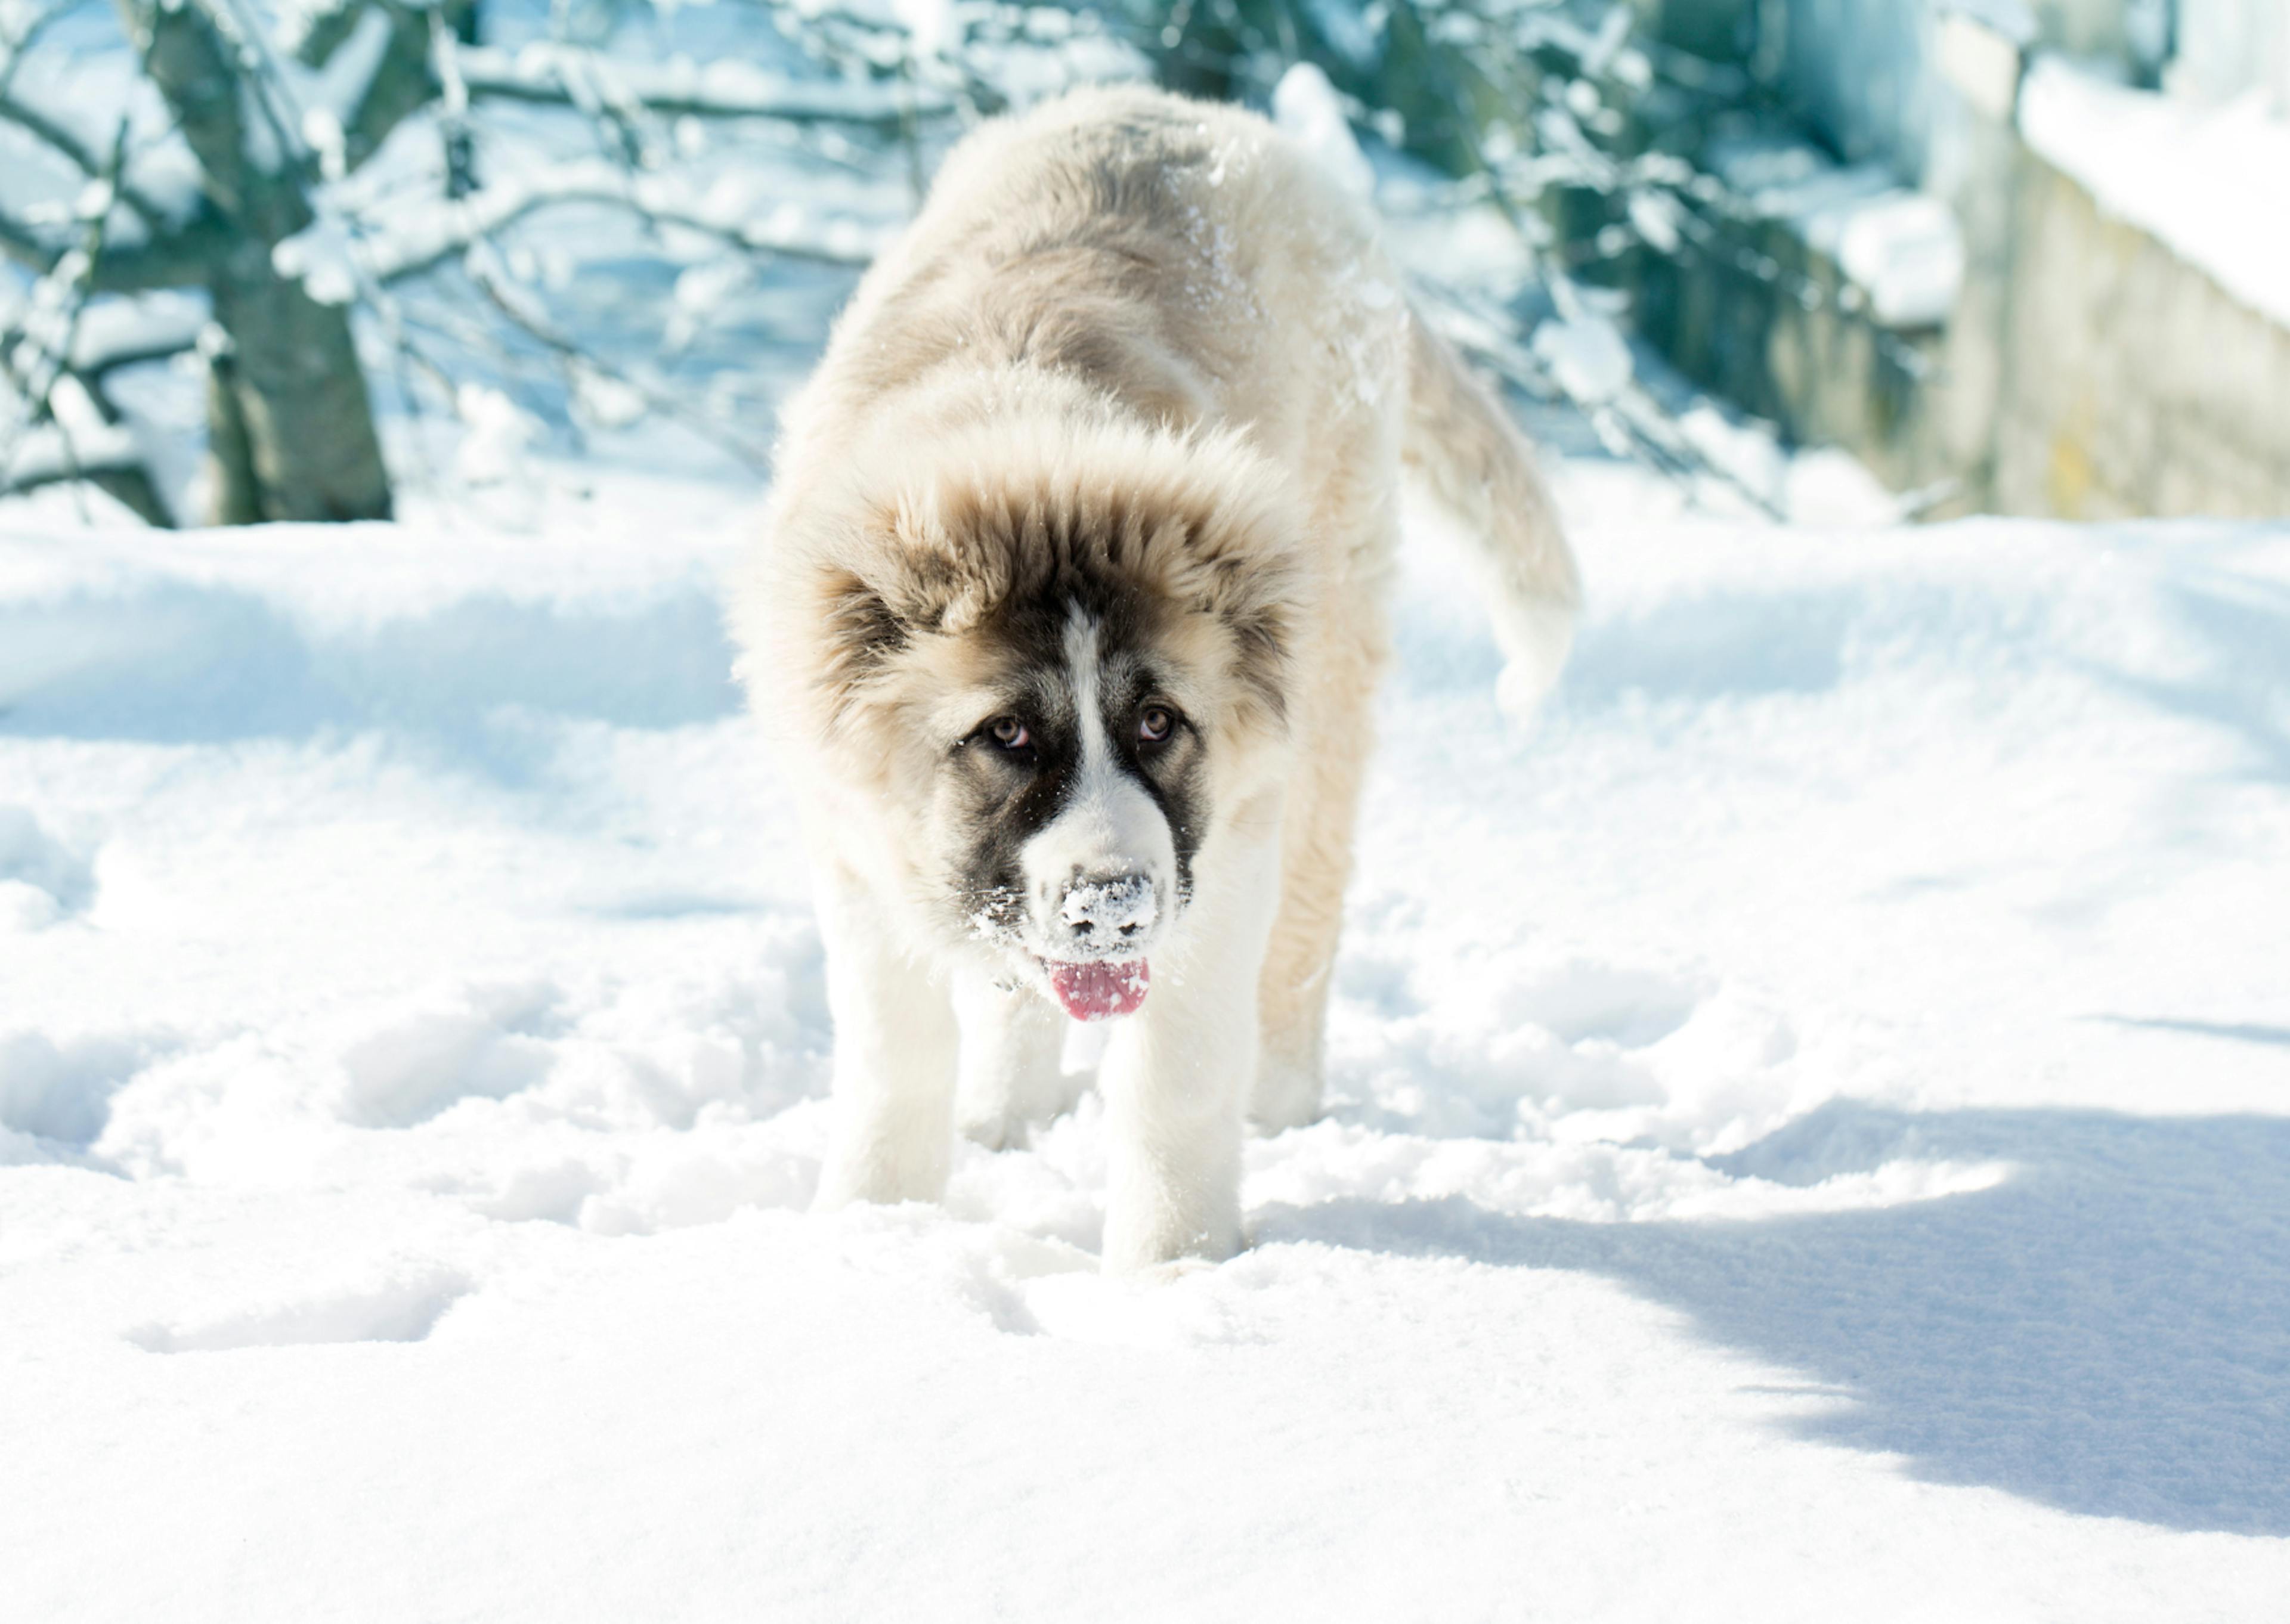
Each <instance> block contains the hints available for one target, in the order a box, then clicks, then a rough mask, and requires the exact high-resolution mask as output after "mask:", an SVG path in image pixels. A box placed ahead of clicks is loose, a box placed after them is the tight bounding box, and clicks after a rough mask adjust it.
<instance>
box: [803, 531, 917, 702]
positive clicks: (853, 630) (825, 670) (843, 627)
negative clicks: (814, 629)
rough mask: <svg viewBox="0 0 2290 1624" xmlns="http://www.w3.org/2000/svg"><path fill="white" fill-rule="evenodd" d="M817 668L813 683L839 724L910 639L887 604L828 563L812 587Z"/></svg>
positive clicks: (851, 573) (863, 582)
mask: <svg viewBox="0 0 2290 1624" xmlns="http://www.w3.org/2000/svg"><path fill="white" fill-rule="evenodd" d="M814 591H815V593H816V595H817V596H816V598H815V600H814V603H815V607H816V611H817V620H816V621H815V624H816V625H817V626H818V627H819V628H820V633H821V639H820V654H821V659H820V667H819V670H818V671H817V673H816V674H815V678H814V680H815V681H816V682H817V684H818V685H819V687H820V688H821V690H822V691H823V692H825V693H826V695H827V697H828V703H829V714H830V715H831V716H833V718H834V719H835V720H836V721H837V722H840V721H841V720H842V719H843V717H844V716H845V714H847V713H848V712H849V710H850V709H851V708H852V707H853V706H854V705H856V704H857V703H858V702H859V700H861V698H862V697H863V696H864V694H865V692H866V690H867V688H868V686H869V684H871V683H872V682H873V681H874V680H875V679H876V678H877V676H880V675H881V674H882V672H883V670H884V668H885V667H886V666H888V665H889V664H890V662H891V661H892V660H893V659H895V658H896V657H897V656H898V655H899V654H900V653H901V652H904V650H905V649H906V647H907V645H908V644H909V643H910V642H911V641H912V640H913V628H912V627H911V626H910V625H909V623H908V621H907V620H905V619H903V618H902V617H901V615H900V614H899V612H897V611H896V610H895V609H893V607H892V605H891V601H890V599H889V598H888V597H886V596H885V595H884V594H883V593H882V592H880V591H879V590H877V588H875V587H874V586H873V585H872V584H871V583H869V581H868V580H867V579H866V578H865V577H864V576H862V575H861V574H860V573H859V572H857V571H855V570H852V569H850V568H848V567H846V566H845V565H843V564H829V565H827V566H826V567H824V568H823V569H821V571H820V572H819V574H818V577H817V580H816V585H815V587H814Z"/></svg>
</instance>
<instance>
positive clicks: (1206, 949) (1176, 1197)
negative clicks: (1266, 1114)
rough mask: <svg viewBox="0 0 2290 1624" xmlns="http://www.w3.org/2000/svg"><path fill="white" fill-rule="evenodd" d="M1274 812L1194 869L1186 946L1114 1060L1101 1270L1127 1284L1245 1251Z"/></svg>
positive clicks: (1275, 846) (1109, 1079) (1274, 891)
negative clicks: (1247, 1139)
mask: <svg viewBox="0 0 2290 1624" xmlns="http://www.w3.org/2000/svg"><path fill="white" fill-rule="evenodd" d="M1278 827H1279V817H1278V812H1277V807H1275V808H1273V809H1272V811H1271V812H1270V816H1269V826H1268V824H1267V822H1266V820H1264V819H1262V818H1258V817H1251V818H1248V819H1245V820H1241V828H1240V829H1238V830H1236V831H1232V832H1229V833H1228V834H1227V836H1226V838H1225V841H1224V842H1222V843H1219V844H1222V845H1223V850H1222V851H1221V852H1213V850H1212V849H1210V848H1206V847H1205V848H1204V850H1203V852H1202V858H1203V861H1201V862H1200V863H1198V864H1197V865H1196V869H1195V876H1194V877H1195V884H1194V893H1193V901H1192V903H1191V905H1190V907H1189V908H1188V910H1187V912H1188V918H1187V920H1186V922H1185V927H1184V940H1183V943H1182V946H1181V948H1180V949H1179V951H1177V952H1176V953H1173V954H1171V955H1169V956H1167V958H1166V962H1156V963H1155V964H1154V965H1153V980H1152V986H1151V988H1150V990H1149V992H1148V993H1147V994H1146V997H1145V1007H1144V1008H1142V1009H1141V1010H1140V1011H1138V1012H1137V1013H1136V1014H1134V1015H1133V1016H1130V1017H1129V1018H1128V1019H1127V1020H1125V1021H1124V1022H1123V1023H1122V1029H1121V1030H1120V1031H1119V1032H1117V1033H1116V1034H1115V1036H1114V1040H1113V1044H1112V1046H1111V1048H1110V1049H1109V1052H1107V1054H1106V1057H1105V1066H1104V1069H1103V1072H1102V1074H1101V1076H1102V1086H1103V1092H1104V1095H1105V1114H1106V1136H1107V1143H1106V1190H1105V1244H1104V1261H1105V1269H1106V1272H1107V1273H1108V1274H1122V1273H1129V1272H1133V1271H1135V1270H1140V1269H1147V1268H1154V1267H1156V1266H1157V1265H1161V1264H1165V1263H1173V1262H1175V1261H1176V1260H1179V1259H1181V1258H1189V1257H1190V1258H1206V1259H1209V1260H1213V1261H1221V1260H1223V1259H1226V1258H1229V1257H1230V1256H1232V1254H1233V1253H1234V1252H1237V1251H1239V1250H1240V1240H1241V1236H1240V1144H1241V1112H1242V1107H1243V1104H1244V1102H1245V1100H1247V1098H1248V1092H1249V1086H1250V1084H1251V1082H1252V1081H1253V1077H1254V1075H1255V1070H1256V1054H1257V1047H1258V1038H1257V992H1256V988H1257V980H1258V977H1259V975H1260V974H1261V972H1262V970H1263V965H1264V946H1265V940H1266V938H1267V936H1268V935H1269V933H1270V931H1271V928H1272V916H1273V911H1274V909H1275V908H1276V907H1277V904H1278V900H1279V891H1280V843H1279V835H1278Z"/></svg>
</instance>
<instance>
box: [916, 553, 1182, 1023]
mask: <svg viewBox="0 0 2290 1624" xmlns="http://www.w3.org/2000/svg"><path fill="white" fill-rule="evenodd" d="M1154 607H1155V606H1152V605H1149V604H1136V603H1132V604H1116V605H1113V606H1112V612H1110V613H1108V612H1104V606H1102V605H1101V608H1100V611H1099V612H1092V610H1091V609H1090V608H1089V607H1088V606H1086V605H1085V604H1083V603H1081V602H1079V601H1077V600H1075V599H1068V600H1066V601H1065V602H1064V603H1063V604H1060V603H1059V602H1058V601H1056V600H1055V599H1054V598H1048V599H1045V600H1043V601H1040V602H1037V603H1034V604H1022V605H1013V606H1010V607H1008V608H1006V609H1005V612H1002V613H1000V614H997V615H996V616H994V617H992V618H991V620H989V623H988V624H986V625H984V626H981V628H978V630H977V631H975V632H973V634H972V638H971V641H972V642H973V644H974V646H973V649H972V650H971V651H970V652H971V654H972V656H973V659H976V660H980V662H981V664H983V665H984V666H986V667H987V668H989V669H990V670H991V671H992V676H991V677H990V678H989V680H988V681H987V682H985V683H983V684H979V685H978V686H977V687H976V688H974V689H973V690H972V691H970V692H965V693H964V694H963V695H962V696H961V701H957V702H962V701H966V703H967V708H968V710H967V714H973V715H974V716H975V720H974V722H973V724H971V725H970V726H969V727H968V728H967V730H966V731H965V732H963V733H962V735H961V736H960V737H959V738H957V739H956V740H953V742H952V743H951V744H950V745H949V747H948V748H947V752H946V761H945V764H944V765H943V766H942V767H941V770H940V772H939V774H938V784H937V787H936V792H935V794H934V795H933V807H932V813H931V822H932V825H933V828H932V831H931V833H932V836H933V838H932V840H931V847H932V849H933V852H935V853H936V854H937V856H938V864H937V866H938V867H939V868H940V871H941V881H940V883H941V884H943V885H944V887H945V888H946V890H947V892H948V893H949V895H950V896H951V897H953V898H957V899H958V900H959V906H960V907H961V908H962V912H963V917H964V922H965V925H966V927H967V929H968V930H969V932H971V933H972V935H973V937H974V938H976V939H977V940H980V941H981V942H983V943H987V944H989V945H991V946H992V947H993V948H997V949H998V950H999V952H1000V953H1001V955H1002V956H1004V957H1005V959H1008V960H1011V961H1013V963H1012V964H1011V965H1010V968H1011V969H1012V970H1013V971H1014V972H1017V973H1020V974H1023V975H1027V976H1029V977H1032V978H1035V979H1037V980H1040V981H1041V982H1042V983H1043V984H1044V985H1045V987H1046V988H1048V990H1049V991H1050V992H1051V993H1052V994H1053V996H1055V997H1056V998H1057V1000H1058V1001H1059V1003H1061V1004H1063V1005H1064V1006H1065V1008H1066V1010H1067V1011H1068V1012H1069V1013H1071V1014H1073V1015H1076V1016H1077V1017H1080V1018H1082V1019H1085V1020H1089V1019H1095V1018H1098V1017H1101V1016H1106V1015H1121V1014H1127V1013H1128V1012H1130V1011H1132V1010H1133V1009H1135V1008H1136V1007H1137V1006H1138V1004H1141V1002H1143V1000H1144V996H1145V993H1146V988H1147V986H1148V981H1149V974H1150V964H1151V956H1152V952H1153V949H1154V948H1155V947H1156V946H1157V944H1158V943H1159V942H1160V941H1161V940H1163V939H1164V938H1165V935H1166V934H1167V932H1170V931H1171V930H1172V929H1173V928H1174V927H1175V926H1176V925H1177V924H1178V922H1179V921H1180V919H1181V916H1182V914H1183V912H1184V909H1185V907H1186V904H1187V903H1188V902H1189V900H1191V895H1192V864H1193V858H1194V856H1195V854H1196V852H1197V851H1198V850H1199V847H1200V842H1201V838H1202V836H1203V834H1204V833H1205V831H1206V830H1207V829H1208V828H1210V826H1211V823H1212V821H1213V812H1214V808H1213V805H1212V804H1211V799H1212V794H1213V791H1212V774H1211V772H1210V766H1211V762H1210V756H1211V752H1212V751H1213V748H1214V744H1213V736H1214V731H1215V722H1216V719H1215V718H1214V717H1213V716H1200V717H1196V716H1194V715H1193V714H1192V712H1191V710H1189V708H1188V701H1189V702H1190V704H1191V705H1192V706H1193V707H1197V708H1203V709H1211V708H1213V707H1214V705H1215V700H1214V698H1213V695H1212V693H1211V692H1209V690H1210V689H1211V688H1212V687H1213V684H1208V683H1205V682H1203V681H1202V679H1201V674H1200V673H1198V672H1197V671H1193V670H1189V669H1187V668H1185V665H1184V663H1183V662H1182V661H1181V659H1180V658H1179V657H1178V655H1177V654H1176V652H1175V651H1173V650H1172V649H1169V648H1163V647H1157V646H1156V640H1155V638H1154V637H1153V636H1152V630H1153V628H1152V624H1151V623H1152V621H1153V620H1156V619H1158V618H1159V616H1158V615H1157V614H1155V613H1153V612H1151V611H1152V609H1153V608H1154ZM946 714H952V715H957V716H959V715H963V714H965V712H963V711H958V710H953V709H952V708H951V707H949V710H948V712H947V713H946ZM955 725H959V724H955ZM948 731H951V728H950V727H949V729H948Z"/></svg>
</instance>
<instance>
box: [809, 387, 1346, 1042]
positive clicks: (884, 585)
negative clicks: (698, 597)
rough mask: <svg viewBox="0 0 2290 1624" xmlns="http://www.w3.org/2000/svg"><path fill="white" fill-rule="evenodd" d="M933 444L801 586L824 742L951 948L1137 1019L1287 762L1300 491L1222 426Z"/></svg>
mask: <svg viewBox="0 0 2290 1624" xmlns="http://www.w3.org/2000/svg"><path fill="white" fill-rule="evenodd" d="M933 450H934V452H935V454H933V455H932V456H930V457H929V458H928V460H927V461H928V468H926V469H925V470H923V471H921V472H920V473H918V474H916V475H910V476H908V477H906V478H904V479H902V480H901V481H899V482H898V485H897V489H896V490H895V492H893V493H892V494H890V495H889V496H888V497H887V498H885V495H884V494H883V493H882V492H879V491H878V492H876V493H874V496H873V498H872V500H869V501H867V502H864V503H862V504H860V505H859V506H857V507H856V508H853V509H852V510H851V511H850V512H849V513H848V514H846V516H845V519H844V521H843V522H842V523H840V524H837V525H835V526H834V527H833V530H834V532H835V533H833V534H832V535H830V536H828V537H824V538H821V539H820V540H817V541H815V542H814V544H813V546H812V547H811V548H809V549H808V551H807V553H806V555H805V557H804V558H803V560H802V562H801V567H800V569H799V571H798V573H797V575H796V576H795V577H794V578H793V579H792V580H789V581H788V585H789V586H790V587H792V588H794V592H793V595H792V601H791V602H789V603H788V604H783V605H782V609H781V613H782V616H783V617H786V618H784V619H783V620H782V625H783V626H784V627H785V628H786V635H787V636H789V638H790V639H792V640H794V641H795V642H796V643H797V644H798V646H801V647H803V648H804V649H805V651H806V652H805V657H804V658H803V660H802V661H801V662H800V665H799V667H798V670H799V671H801V672H802V673H804V680H805V681H806V683H807V687H808V691H809V698H810V700H811V704H812V716H813V725H814V728H815V731H816V732H817V734H818V736H820V737H821V738H822V739H823V740H825V741H826V742H827V743H828V745H829V749H830V753H831V756H832V757H833V759H834V767H833V770H834V771H836V772H837V773H838V775H851V776H855V777H858V778H861V779H864V780H866V781H867V782H868V783H869V786H870V788H871V791H872V794H873V796H875V797H876V798H877V802H878V811H879V814H880V815H881V816H883V817H884V818H885V820H887V821H888V823H889V824H891V825H892V826H893V827H894V828H896V829H897V830H898V835H897V844H898V845H899V846H900V847H901V851H902V853H903V860H904V861H905V862H906V864H907V866H908V869H909V872H908V873H907V875H906V876H903V877H904V881H905V884H906V885H907V887H908V889H909V895H910V898H911V900H914V901H915V902H916V903H917V904H918V905H919V911H920V913H921V915H922V916H924V917H925V918H926V919H928V920H929V921H931V923H932V924H933V927H934V928H935V929H936V930H937V931H938V932H941V935H942V938H943V939H944V940H949V941H952V942H959V943H960V944H962V946H963V948H964V949H965V950H968V951H973V952H980V953H983V954H986V955H988V956H989V957H990V958H991V959H993V960H994V961H995V963H994V965H993V968H994V971H995V972H996V973H997V974H999V975H1001V976H1002V977H1004V978H1005V980H1027V981H1030V982H1032V983H1033V984H1035V985H1037V986H1038V987H1040V988H1043V989H1044V990H1045V991H1047V992H1049V993H1051V994H1052V995H1053V996H1055V997H1056V998H1057V999H1058V1001H1059V1002H1060V1003H1061V1004H1063V1005H1064V1006H1065V1008H1066V1009H1067V1010H1068V1011H1069V1012H1070V1013H1072V1014H1074V1015H1076V1016H1078V1017H1082V1018H1085V1019H1086V1018H1091V1017H1096V1016H1103V1015H1112V1014H1122V1013H1126V1012H1129V1011H1131V1010H1133V1009H1134V1008H1136V1007H1137V1005H1138V1004H1140V1003H1141V1002H1142V1000H1143V998H1144V996H1145V992H1146V988H1147V983H1148V978H1149V964H1150V962H1151V958H1152V956H1153V954H1154V952H1155V950H1156V949H1157V948H1159V947H1162V946H1163V945H1165V943H1167V942H1168V941H1169V940H1171V939H1172V937H1173V934H1174V933H1176V932H1181V931H1182V930H1183V928H1184V920H1185V914H1186V909H1187V907H1188V904H1189V901H1190V900H1191V898H1192V893H1193V884H1194V871H1195V866H1196V863H1197V860H1199V859H1200V856H1201V853H1202V851H1203V847H1204V844H1205V843H1207V842H1210V841H1213V840H1214V839H1215V838H1216V836H1217V832H1218V830H1219V828H1220V827H1221V824H1222V822H1223V821H1224V820H1225V819H1226V818H1227V816H1228V815H1229V813H1230V812H1231V811H1232V810H1233V808H1234V807H1235V806H1236V805H1237V804H1240V803H1241V802H1244V801H1245V800H1247V799H1248V798H1250V797H1251V796H1253V795H1259V794H1261V791H1262V789H1263V788H1265V786H1266V784H1267V783H1268V781H1269V779H1270V776H1271V775H1272V774H1273V773H1274V772H1276V771H1277V765H1276V764H1277V758H1278V756H1279V755H1280V753H1281V747H1282V745H1283V743H1284V741H1285V734H1286V731H1287V723H1288V717H1289V713H1290V711H1291V709H1292V706H1293V696H1292V693H1291V689H1290V684H1291V681H1292V666H1293V647H1294V643H1295V639H1296V637H1297V636H1299V635H1300V634H1301V629H1302V615H1303V606H1304V600H1305V595H1306V592H1307V589H1308V582H1307V580H1306V578H1305V572H1304V571H1303V569H1302V567H1301V558H1300V552H1299V548H1298V529H1297V526H1296V524H1295V522H1294V519H1293V506H1292V503H1291V501H1290V500H1289V498H1288V495H1287V492H1285V488H1284V487H1283V486H1282V484H1280V482H1279V481H1278V480H1277V477H1275V476H1273V474H1272V473H1271V472H1270V470H1269V468H1267V467H1266V466H1265V465H1264V463H1263V462H1262V460H1261V459H1259V458H1257V457H1256V456H1254V455H1253V453H1251V452H1249V451H1248V450H1247V449H1246V448H1245V445H1244V444H1241V443H1240V442H1239V441H1238V440H1237V439H1235V438H1231V437H1226V436H1173V435H1167V434H1148V433H1145V432H1142V431H1137V430H1125V431H1109V430H1106V429H1103V428H1099V429H1097V430H1096V431H1094V432H1092V433H1086V434H1085V433H1082V432H1079V431H1074V430H1067V431H1062V432H1047V433H1041V434H1037V435H1033V436H1025V435H1013V434H1011V433H1009V432H1008V431H1006V430H1005V431H1004V432H1003V433H1001V434H999V435H986V434H981V433H973V435H971V436H966V437H965V438H963V439H962V440H961V441H960V443H957V444H947V445H943V446H940V447H936V448H933ZM813 533H814V535H816V531H814V532H813ZM782 579H786V578H784V577H783V578H782Z"/></svg>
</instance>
